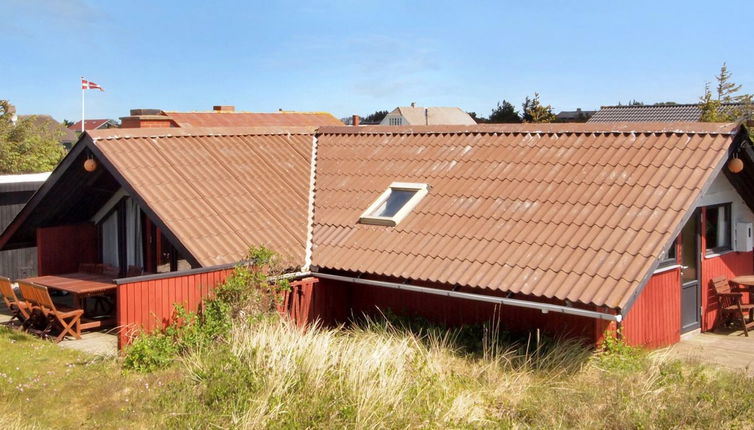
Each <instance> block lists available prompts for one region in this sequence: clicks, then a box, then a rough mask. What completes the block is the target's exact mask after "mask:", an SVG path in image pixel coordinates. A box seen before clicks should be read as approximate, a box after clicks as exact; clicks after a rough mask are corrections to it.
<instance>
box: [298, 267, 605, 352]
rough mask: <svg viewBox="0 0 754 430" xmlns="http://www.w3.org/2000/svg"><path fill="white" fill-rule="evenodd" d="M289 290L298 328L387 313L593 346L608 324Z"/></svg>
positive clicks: (340, 291) (323, 283)
mask: <svg viewBox="0 0 754 430" xmlns="http://www.w3.org/2000/svg"><path fill="white" fill-rule="evenodd" d="M302 281H305V282H303V283H301V284H296V285H294V286H293V288H292V291H291V293H290V294H289V295H288V297H286V300H285V302H284V308H285V309H286V310H287V311H288V313H289V314H290V315H291V316H292V317H293V319H294V320H295V321H296V322H297V323H298V324H299V325H303V324H307V323H310V322H313V321H320V322H321V323H324V324H326V325H333V324H337V323H339V322H344V321H346V320H347V319H348V318H349V317H351V316H358V315H361V314H372V315H374V314H377V313H379V312H381V311H385V310H387V309H390V310H391V311H393V312H396V313H398V314H402V315H409V316H420V317H423V318H426V319H428V320H431V321H433V322H437V323H443V324H446V325H448V326H459V325H462V324H478V323H483V322H486V321H490V320H492V319H493V318H499V320H500V322H501V327H502V328H503V329H504V330H510V331H513V332H526V331H529V330H532V329H537V328H539V329H541V330H542V331H543V332H544V333H548V334H551V335H556V336H565V337H580V338H584V339H586V340H587V341H588V342H590V343H592V342H596V341H597V340H598V339H600V338H601V335H602V333H603V332H604V330H605V329H606V328H607V326H608V322H607V321H599V320H594V319H592V318H586V317H579V316H575V315H566V314H561V313H549V314H543V313H542V312H541V311H539V310H535V309H524V308H517V307H512V306H496V305H494V304H491V303H485V302H478V301H474V300H465V299H458V298H452V297H443V296H435V295H429V294H423V293H417V292H411V291H399V290H393V289H388V288H382V287H375V286H369V285H360V284H351V283H348V282H340V281H334V280H330V279H315V280H302Z"/></svg>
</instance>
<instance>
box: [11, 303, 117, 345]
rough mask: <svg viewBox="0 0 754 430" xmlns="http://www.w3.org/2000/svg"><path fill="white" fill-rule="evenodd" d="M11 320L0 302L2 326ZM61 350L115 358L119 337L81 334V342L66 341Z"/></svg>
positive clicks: (106, 334)
mask: <svg viewBox="0 0 754 430" xmlns="http://www.w3.org/2000/svg"><path fill="white" fill-rule="evenodd" d="M9 320H10V313H9V312H8V310H7V309H6V308H5V306H4V305H3V304H2V301H0V324H4V323H6V322H8V321H9ZM58 346H60V347H61V348H69V349H75V350H77V351H82V352H86V353H88V354H94V355H103V356H106V357H115V356H117V355H118V337H117V336H116V335H115V334H112V333H105V332H98V331H89V332H84V333H82V334H81V339H80V340H75V339H71V338H68V339H65V340H63V341H62V342H60V343H59V344H58Z"/></svg>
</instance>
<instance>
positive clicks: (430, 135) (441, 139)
mask: <svg viewBox="0 0 754 430" xmlns="http://www.w3.org/2000/svg"><path fill="white" fill-rule="evenodd" d="M753 154H754V153H753V152H752V150H751V143H750V142H749V140H748V134H747V132H746V130H745V129H744V128H743V127H737V126H736V125H734V124H689V123H683V124H680V123H679V124H651V123H643V124H642V123H634V124H627V123H626V124H619V123H608V124H546V125H539V124H536V125H535V124H524V125H488V126H484V125H479V126H429V127H321V128H319V129H314V128H292V127H277V128H253V129H251V128H249V129H242V128H191V129H175V128H172V129H142V130H133V129H132V130H125V129H121V130H117V129H111V130H102V131H94V132H91V133H87V134H85V135H84V136H83V137H82V139H81V140H80V142H79V143H78V144H77V145H76V146H75V147H74V149H73V151H72V152H71V153H70V154H69V155H68V156H67V157H66V159H65V160H64V161H63V162H62V163H61V165H60V166H59V167H58V168H57V169H56V170H55V171H54V172H53V174H52V176H51V178H50V180H49V181H48V182H47V183H46V184H45V185H44V186H43V187H42V188H41V189H40V191H39V192H38V193H37V194H36V195H35V196H34V197H33V198H32V199H31V201H30V202H29V204H28V205H27V206H26V207H25V208H24V209H23V210H22V212H21V213H20V214H19V216H18V217H17V218H16V220H14V222H13V223H11V225H10V226H9V227H8V229H7V230H6V231H5V232H4V233H3V234H2V236H0V247H2V249H9V248H14V247H20V246H28V245H29V244H36V245H37V246H38V252H39V270H40V273H42V274H45V273H67V272H75V271H76V268H77V267H78V266H79V265H80V264H82V263H109V264H111V265H115V266H117V267H119V269H120V271H121V278H120V279H117V280H116V281H115V282H116V283H117V284H118V301H117V308H118V315H119V316H118V320H119V324H120V325H121V326H124V327H129V328H134V327H139V326H141V327H144V328H147V329H151V328H154V327H157V326H159V325H160V324H164V323H165V322H166V321H167V320H168V318H169V316H170V312H171V305H172V303H176V302H182V303H184V304H188V305H189V306H195V305H196V304H197V303H198V301H199V300H200V299H201V297H202V296H203V295H205V294H207V293H208V292H209V290H210V289H211V288H212V286H213V285H214V284H215V283H217V282H219V281H220V280H222V279H223V278H224V276H225V275H226V274H227V272H228V268H229V267H230V266H231V265H232V264H233V263H235V262H237V261H239V260H240V259H241V258H243V256H244V253H245V250H246V249H248V247H250V246H255V245H261V244H263V245H266V246H268V247H270V248H273V249H276V250H278V251H279V252H281V253H282V254H283V255H284V256H285V257H286V258H287V261H288V263H289V266H290V270H291V272H292V273H294V276H297V277H298V278H300V280H298V281H296V282H295V283H294V291H293V292H292V294H291V295H290V296H289V298H288V300H287V306H288V310H289V312H290V313H291V314H292V316H293V317H295V318H296V319H297V320H298V321H299V322H302V323H304V322H307V321H311V320H313V319H315V318H320V319H322V320H324V321H326V322H335V321H341V320H344V319H346V318H348V317H349V316H350V315H352V314H353V313H354V312H370V311H373V310H374V309H376V308H377V307H379V308H386V307H389V308H392V309H393V310H395V311H397V312H404V313H412V314H419V315H423V316H426V317H429V318H431V319H434V320H437V321H443V322H446V323H448V324H463V323H474V322H480V321H484V320H487V319H489V318H491V317H492V316H493V315H496V316H497V317H498V318H500V319H501V321H502V323H503V324H504V325H505V326H506V327H507V328H509V329H513V330H516V329H521V330H529V329H533V328H540V329H542V330H544V331H546V332H551V333H561V334H571V335H578V336H581V337H586V338H587V339H590V340H592V341H598V340H599V338H600V336H601V335H602V334H603V333H604V331H605V330H606V329H607V328H608V327H609V325H610V324H613V325H621V326H622V328H623V334H624V336H625V337H626V339H627V340H628V341H629V342H630V343H633V344H640V345H646V346H662V345H667V344H671V343H673V342H676V341H678V339H679V337H680V335H681V333H683V332H687V331H691V330H695V329H701V330H710V329H711V328H712V327H713V324H714V322H715V318H716V302H715V298H714V296H713V295H712V294H711V292H710V289H709V288H708V284H709V282H708V281H709V279H710V278H711V277H713V276H716V275H725V276H729V277H730V276H733V275H737V274H750V273H754V256H753V255H752V245H751V239H750V237H749V238H748V239H747V238H746V236H745V235H744V234H743V233H744V232H746V231H747V230H746V229H747V228H749V231H750V225H751V223H752V222H754V213H753V212H752V208H753V207H754V194H753V193H752V191H751V190H752V189H754V188H752V184H754V182H753V181H754V157H753ZM734 155H735V156H736V157H738V158H741V159H742V160H743V161H744V165H745V166H744V170H743V171H742V172H741V173H737V174H733V173H731V172H729V171H728V170H727V169H726V168H725V165H726V163H727V162H728V160H729V159H730V158H731V157H732V156H734ZM87 160H94V162H95V163H96V164H97V168H96V169H94V170H93V171H87V170H86V169H84V167H83V166H84V163H85V162H86V161H87ZM91 164H92V162H89V165H90V167H91ZM131 266H137V267H141V268H143V270H144V272H145V273H149V274H146V275H144V276H139V277H128V276H127V275H128V273H129V267H131Z"/></svg>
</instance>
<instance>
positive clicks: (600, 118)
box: [587, 103, 746, 123]
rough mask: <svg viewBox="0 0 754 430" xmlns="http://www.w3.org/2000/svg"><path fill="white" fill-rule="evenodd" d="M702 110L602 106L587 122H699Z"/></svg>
mask: <svg viewBox="0 0 754 430" xmlns="http://www.w3.org/2000/svg"><path fill="white" fill-rule="evenodd" d="M745 108H746V105H745V104H743V103H722V104H721V106H720V108H719V110H720V111H721V112H727V111H730V110H732V109H745ZM701 118H702V108H701V107H700V106H699V104H698V103H696V104H675V105H630V106H602V107H600V110H598V111H597V112H596V113H595V114H594V115H592V117H591V118H589V121H587V122H590V123H592V122H699V121H700V120H701Z"/></svg>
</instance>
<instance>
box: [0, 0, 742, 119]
mask: <svg viewBox="0 0 754 430" xmlns="http://www.w3.org/2000/svg"><path fill="white" fill-rule="evenodd" d="M721 4H722V3H716V2H711V1H688V0H687V1H657V0H655V1H651V2H650V1H641V0H635V1H630V2H629V1H625V2H623V1H600V2H597V1H594V2H593V1H577V2H576V1H539V2H522V1H517V2H507V1H497V2H460V1H456V2H445V1H421V0H414V1H394V2H385V1H381V2H370V1H366V0H362V1H358V2H357V1H345V0H343V1H279V2H273V1H267V2H255V1H192V0H183V1H142V0H131V1H104V0H101V1H87V0H67V1H64V0H0V19H1V21H0V22H2V24H3V28H4V31H3V32H2V34H0V44H1V45H2V46H3V54H2V55H1V56H0V58H2V60H0V61H2V68H1V69H0V70H2V71H3V73H2V76H0V98H7V99H9V100H10V101H11V102H12V103H13V104H15V105H16V106H17V108H18V111H19V113H22V114H27V113H49V114H52V115H53V116H54V117H55V118H56V119H58V120H62V119H69V120H78V119H79V118H80V103H81V102H80V90H79V76H82V75H83V76H85V77H87V78H88V79H91V80H92V81H94V82H97V83H98V84H100V85H102V86H103V87H104V88H105V89H106V92H104V93H100V92H97V91H90V92H88V93H87V112H88V114H87V117H90V118H93V117H110V118H117V117H120V116H125V115H127V114H128V110H129V109H131V108H159V109H165V110H178V111H197V110H208V109H210V108H211V106H212V105H214V104H230V105H235V106H236V107H237V109H239V110H248V111H275V110H277V109H278V108H283V109H288V110H304V111H311V110H313V111H329V112H332V113H333V114H335V115H336V116H338V117H343V116H348V115H350V114H352V113H360V114H368V113H371V112H373V111H375V110H378V109H388V110H390V109H392V108H394V107H395V106H398V105H406V104H408V103H410V102H412V101H415V102H417V103H418V104H419V105H424V106H431V105H436V106H460V107H461V108H463V109H465V110H467V111H476V112H478V113H481V114H483V115H487V114H489V111H490V109H491V108H492V107H493V106H494V105H495V104H496V102H497V101H499V100H502V99H507V100H510V101H512V102H513V103H514V104H515V105H517V106H520V103H521V101H522V100H523V99H524V97H525V96H526V95H531V94H533V93H534V92H535V91H537V92H539V93H540V94H541V98H542V101H543V102H545V103H546V104H551V105H552V106H553V108H554V110H556V111H559V110H571V109H575V108H577V107H581V108H584V109H590V108H596V107H598V106H600V105H605V104H617V103H618V102H624V103H625V102H627V101H629V100H631V99H636V100H640V101H644V102H648V103H649V102H657V101H668V100H672V101H677V102H695V101H696V100H697V98H698V97H699V95H701V93H702V91H703V89H704V83H705V81H709V80H712V79H713V77H714V75H715V74H716V73H717V71H718V70H719V68H720V65H721V64H722V62H723V61H727V63H728V67H729V69H730V70H731V71H732V72H733V78H734V81H736V82H738V83H740V84H743V85H744V90H746V91H748V92H754V56H752V55H750V50H751V47H752V45H754V44H753V43H752V42H754V40H752V39H754V36H752V35H751V31H750V29H748V28H747V27H748V23H749V21H750V19H749V18H750V17H751V16H754V2H751V1H750V0H749V1H726V2H725V7H724V8H723V7H722V6H720V5H721ZM741 17H743V18H741Z"/></svg>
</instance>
